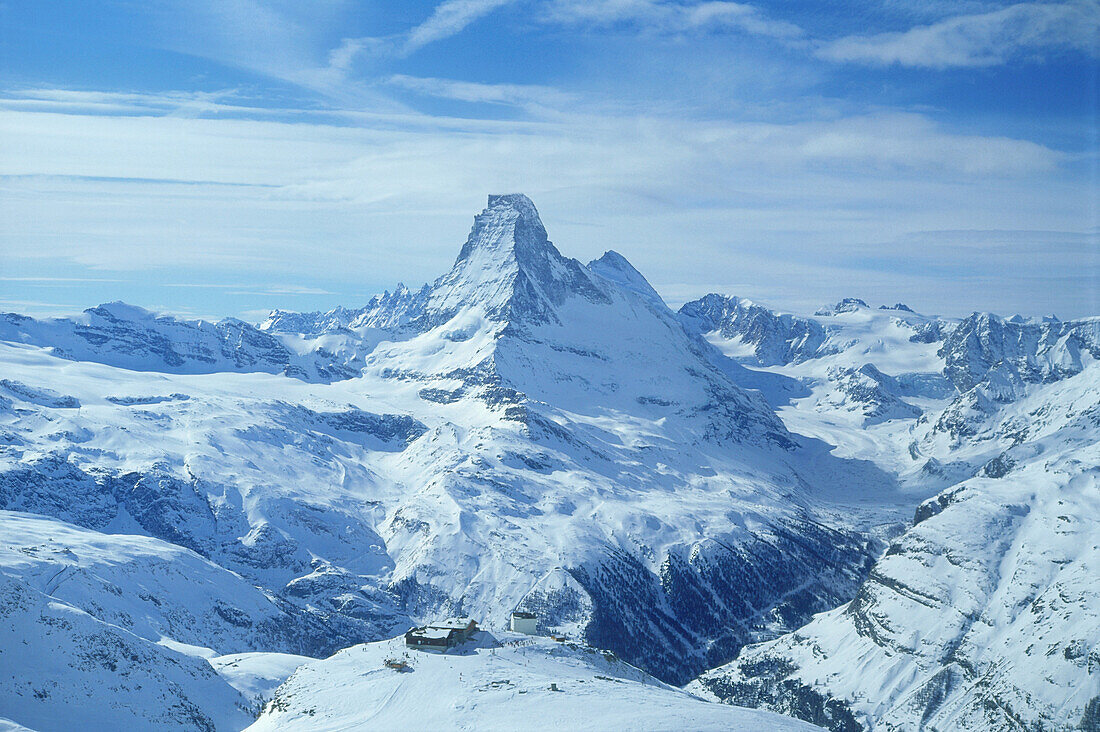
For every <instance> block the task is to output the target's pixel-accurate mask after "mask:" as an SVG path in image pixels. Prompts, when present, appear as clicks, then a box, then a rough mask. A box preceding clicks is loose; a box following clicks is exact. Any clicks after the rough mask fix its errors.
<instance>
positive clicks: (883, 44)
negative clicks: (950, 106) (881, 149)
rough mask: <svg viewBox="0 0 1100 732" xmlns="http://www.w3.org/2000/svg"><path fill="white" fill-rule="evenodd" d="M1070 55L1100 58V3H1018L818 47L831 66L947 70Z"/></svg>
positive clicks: (849, 38) (855, 37) (820, 53)
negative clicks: (1078, 53) (848, 64)
mask: <svg viewBox="0 0 1100 732" xmlns="http://www.w3.org/2000/svg"><path fill="white" fill-rule="evenodd" d="M1064 50H1075V51H1082V52H1085V53H1089V54H1091V55H1093V56H1100V3H1098V2H1096V1H1095V0H1079V1H1077V2H1067V3H1021V4H1018V5H1012V6H1009V7H1007V8H1002V9H1000V10H994V11H992V12H987V13H976V14H969V15H959V16H956V17H952V18H948V19H946V20H941V21H939V22H936V23H932V24H930V25H923V26H918V27H915V28H911V29H909V30H907V31H903V32H896V33H877V34H873V35H864V36H847V37H844V38H840V39H837V40H834V41H831V42H829V43H826V44H824V45H823V46H821V47H820V48H819V49H818V51H817V54H818V55H819V56H820V57H821V58H825V59H828V60H831V61H841V62H851V63H861V64H871V65H891V64H897V65H899V66H914V67H926V68H939V69H943V68H949V67H968V66H993V65H997V64H1002V63H1005V62H1006V61H1009V60H1010V59H1014V58H1018V57H1022V56H1027V55H1029V54H1030V55H1034V56H1036V57H1041V56H1044V55H1047V54H1050V53H1052V52H1057V51H1064Z"/></svg>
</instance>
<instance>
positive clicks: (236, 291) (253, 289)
mask: <svg viewBox="0 0 1100 732" xmlns="http://www.w3.org/2000/svg"><path fill="white" fill-rule="evenodd" d="M163 287H180V288H186V289H199V290H225V291H226V292H227V293H228V294H230V295H335V294H336V293H335V292H331V291H330V290H324V289H321V288H319V287H305V286H302V285H265V286H256V285H248V284H241V283H238V284H232V285H227V284H209V283H205V282H169V283H166V284H164V285H163Z"/></svg>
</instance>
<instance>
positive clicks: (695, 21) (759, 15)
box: [544, 0, 803, 38]
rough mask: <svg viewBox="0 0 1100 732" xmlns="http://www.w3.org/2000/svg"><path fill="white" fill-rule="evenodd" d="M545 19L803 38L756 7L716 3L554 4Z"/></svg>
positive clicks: (614, 0) (624, 0)
mask: <svg viewBox="0 0 1100 732" xmlns="http://www.w3.org/2000/svg"><path fill="white" fill-rule="evenodd" d="M544 19H546V20H548V21H551V22H556V23H565V24H594V25H603V26H608V25H616V24H632V25H637V26H639V27H641V28H644V29H647V30H654V31H657V32H666V33H682V32H685V31H692V30H721V29H727V30H728V29H732V30H739V31H742V32H745V33H748V34H750V35H760V36H769V37H774V38H796V37H798V36H801V35H802V34H803V31H802V29H801V28H799V27H798V26H797V25H795V24H793V23H789V22H787V21H783V20H776V19H773V18H769V17H768V16H767V15H765V14H764V13H763V12H762V11H761V10H760V9H759V8H757V7H756V6H753V5H749V4H746V3H738V2H724V1H719V0H712V1H709V2H701V3H694V4H684V3H679V2H670V1H669V0H553V1H552V2H551V3H549V5H548V6H547V8H546V9H545V11H544Z"/></svg>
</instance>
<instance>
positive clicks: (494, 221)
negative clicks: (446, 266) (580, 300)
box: [430, 193, 606, 322]
mask: <svg viewBox="0 0 1100 732" xmlns="http://www.w3.org/2000/svg"><path fill="white" fill-rule="evenodd" d="M433 290H434V291H433V294H432V301H431V307H430V309H431V310H434V311H435V312H436V313H438V314H442V315H444V316H446V317H449V316H450V314H452V313H455V312H457V311H459V310H461V309H462V308H464V307H467V306H470V305H480V306H481V307H483V308H484V310H485V313H486V314H487V315H488V316H490V317H491V318H492V319H509V320H510V319H512V318H514V317H517V316H519V317H524V318H526V319H528V320H531V321H532V322H553V321H555V320H556V316H555V315H554V314H553V306H556V305H560V304H561V303H562V302H563V301H564V300H565V299H566V298H567V297H569V296H570V295H574V294H579V295H582V296H584V297H587V298H589V299H597V300H603V299H606V296H605V295H604V294H603V293H602V291H601V289H600V287H599V286H597V284H596V283H595V282H594V281H593V279H592V276H591V275H590V273H589V272H588V271H587V270H585V269H584V267H583V266H581V264H580V262H578V261H576V260H575V259H568V258H566V257H563V256H562V255H561V253H560V252H558V250H557V249H556V248H555V247H554V245H553V244H552V243H551V242H550V240H549V239H548V238H547V235H546V228H545V227H544V226H543V225H542V220H541V219H540V218H539V212H538V210H537V209H536V208H535V204H534V203H532V201H531V199H530V198H528V197H527V196H525V195H523V194H522V193H511V194H507V195H492V196H489V203H488V206H487V207H486V208H485V210H484V211H482V212H481V213H480V214H478V215H477V216H475V217H474V227H473V229H472V230H471V231H470V235H469V237H467V239H466V243H465V244H464V245H463V247H462V251H461V252H459V255H458V259H457V260H456V261H455V265H454V267H453V268H452V269H451V271H450V272H448V273H447V274H446V275H444V276H443V277H441V278H440V279H439V280H438V281H436V283H435V286H434V288H433Z"/></svg>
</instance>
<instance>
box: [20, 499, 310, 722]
mask: <svg viewBox="0 0 1100 732" xmlns="http://www.w3.org/2000/svg"><path fill="white" fill-rule="evenodd" d="M288 621H289V622H288ZM284 624H286V625H292V624H293V619H292V618H288V616H287V615H286V614H285V613H283V612H281V611H280V610H279V608H278V606H277V605H276V604H275V603H274V602H273V601H272V600H271V599H270V598H268V597H266V596H265V595H264V594H263V593H261V592H260V591H259V590H257V589H256V588H254V587H252V586H250V585H249V584H248V583H246V582H244V581H243V580H241V578H240V577H237V576H236V575H234V574H232V573H231V572H228V571H226V570H224V569H221V568H220V567H217V566H215V565H213V564H211V563H209V562H206V561H204V560H203V559H202V558H201V557H199V556H197V555H195V554H194V553H192V552H190V551H188V550H186V549H181V548H180V547H176V546H173V545H171V544H168V543H166V542H163V541H159V540H157V539H150V538H147V537H142V536H124V535H117V534H115V535H110V536H108V535H105V534H100V533H97V532H93V531H87V530H83V529H79V528H77V527H74V526H71V525H68V524H64V523H61V522H59V521H56V520H52V519H47V518H43V517H38V516H32V515H29V514H20V513H12V512H8V511H0V659H3V664H2V668H3V671H2V673H0V710H2V714H3V715H4V716H5V717H7V718H9V719H11V720H13V721H15V722H18V723H19V724H22V725H25V726H27V727H30V728H32V729H35V730H40V731H41V732H47V731H48V730H70V729H73V727H74V725H76V724H79V726H80V728H81V729H87V730H105V731H106V730H118V729H124V728H137V729H215V728H216V729H240V728H241V727H243V726H244V725H246V724H247V723H248V721H249V720H250V719H251V718H252V715H253V708H252V705H251V704H250V703H249V700H247V699H245V698H244V697H242V696H241V695H240V694H239V693H238V692H237V691H236V690H235V689H234V688H233V687H232V686H230V685H229V684H228V683H226V682H225V681H224V680H223V679H222V678H221V677H220V676H219V675H218V674H217V673H216V672H215V670H214V669H213V668H212V667H211V666H210V664H209V663H207V662H206V661H205V660H204V659H203V658H202V657H201V655H202V653H203V652H204V649H199V648H196V647H195V645H194V644H196V643H201V644H203V645H207V644H209V645H217V646H219V647H221V648H222V649H224V650H233V649H237V648H240V647H241V646H247V645H253V646H259V647H263V646H265V645H272V644H278V642H279V641H278V640H277V639H279V638H280V637H282V636H284V634H286V633H288V632H292V629H291V628H284V627H282V626H283V625H284ZM210 652H211V653H212V651H210Z"/></svg>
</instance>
